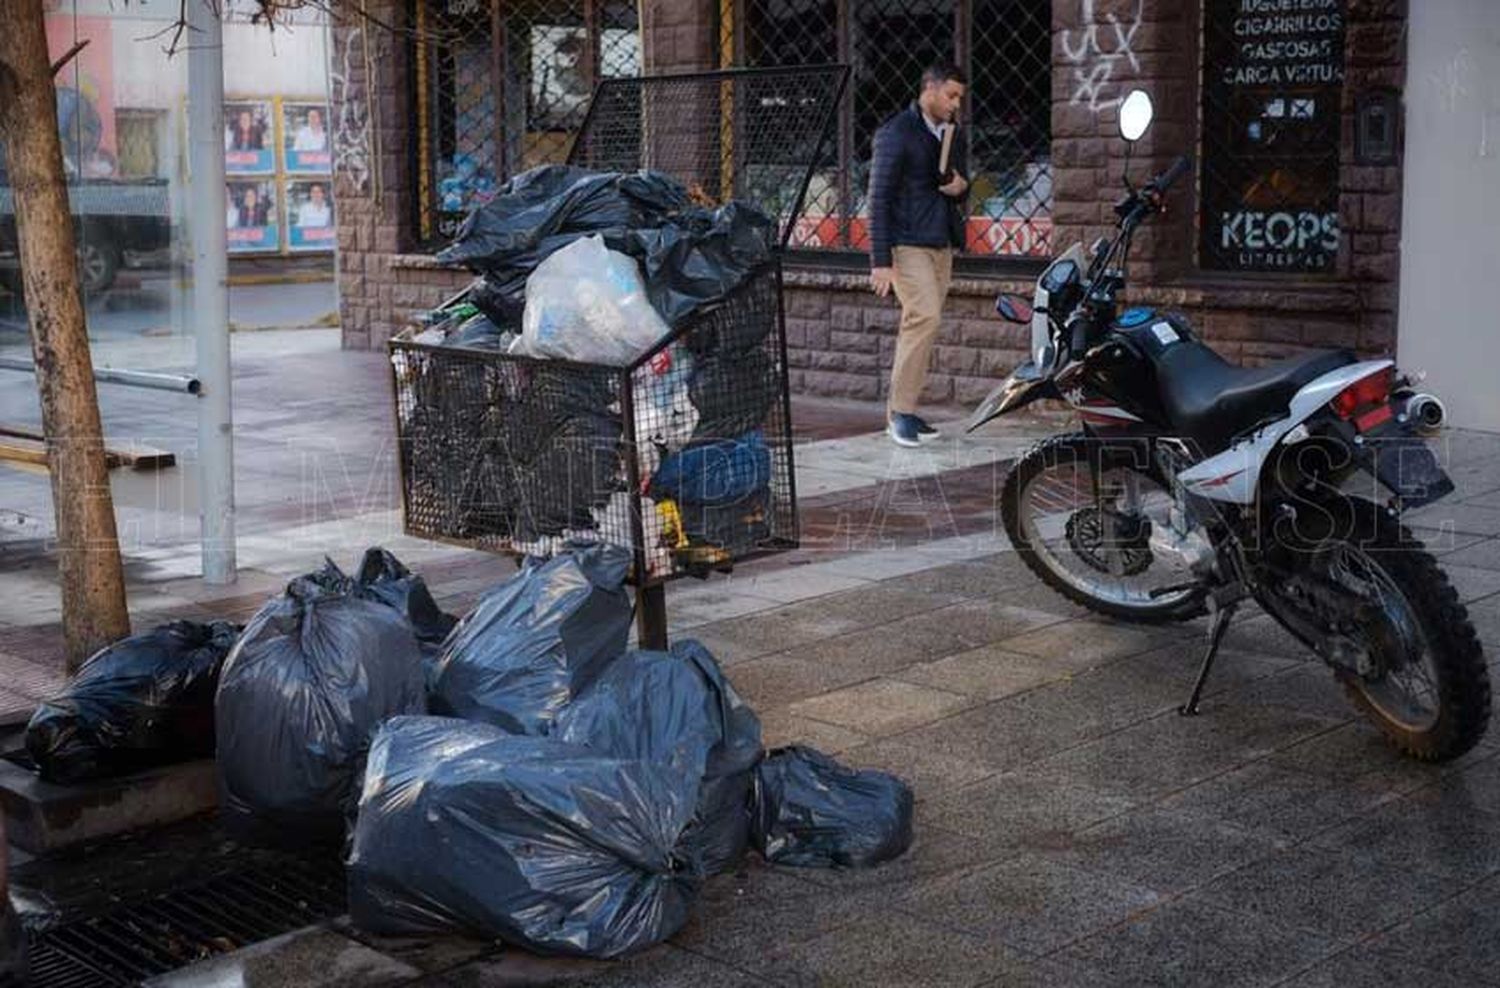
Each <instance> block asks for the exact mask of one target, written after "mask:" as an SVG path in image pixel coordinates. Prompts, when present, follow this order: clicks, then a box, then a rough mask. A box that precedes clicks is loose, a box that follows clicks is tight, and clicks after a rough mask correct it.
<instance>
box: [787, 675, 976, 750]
mask: <svg viewBox="0 0 1500 988" xmlns="http://www.w3.org/2000/svg"><path fill="white" fill-rule="evenodd" d="M973 702H974V701H973V700H972V699H971V698H970V697H966V696H963V695H961V694H958V693H949V692H947V691H946V690H936V689H931V688H929V687H926V686H914V685H912V684H911V683H902V682H898V681H896V680H894V679H874V680H871V681H869V682H866V683H860V684H858V685H855V686H848V687H845V688H844V689H840V690H835V691H833V692H831V693H824V694H822V695H821V696H815V697H810V698H808V699H806V700H800V701H798V702H796V703H793V704H792V705H791V712H792V713H793V714H796V715H797V716H799V717H810V718H812V719H813V720H821V721H823V722H824V723H828V724H834V725H836V726H838V727H846V728H848V729H849V730H857V731H859V732H861V733H863V734H869V735H871V736H873V737H887V736H889V735H892V734H898V733H900V732H902V731H906V730H910V729H911V728H913V727H920V726H921V725H923V724H930V723H932V722H933V721H935V720H939V719H941V718H943V717H946V716H948V715H949V714H952V713H955V712H957V711H959V710H962V709H964V708H965V707H968V706H971V705H972V704H973Z"/></svg>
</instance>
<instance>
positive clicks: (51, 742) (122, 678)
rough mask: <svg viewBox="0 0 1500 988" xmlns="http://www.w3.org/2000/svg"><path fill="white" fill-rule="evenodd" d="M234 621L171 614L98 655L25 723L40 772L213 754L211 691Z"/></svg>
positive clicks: (89, 775)
mask: <svg viewBox="0 0 1500 988" xmlns="http://www.w3.org/2000/svg"><path fill="white" fill-rule="evenodd" d="M238 634H239V628H238V627H236V626H235V625H233V624H230V623H228V622H226V621H214V622H211V623H208V624H202V623H199V622H196V621H173V622H171V623H170V624H164V625H161V626H159V627H157V628H153V629H152V630H150V631H147V632H143V633H141V634H137V635H131V636H130V637H128V638H123V639H121V640H120V641H117V642H115V643H114V644H113V645H109V646H107V647H105V648H103V649H101V650H99V651H98V652H96V653H94V655H93V656H91V657H90V658H89V659H88V661H86V662H85V663H84V664H83V667H82V668H80V669H79V670H78V674H77V676H75V677H74V679H73V681H72V682H71V683H69V684H68V686H67V688H66V689H65V690H64V691H63V692H62V694H61V695H59V696H57V697H54V698H53V699H51V700H48V701H46V702H44V703H43V704H41V706H39V707H38V708H37V710H36V712H35V713H34V714H33V715H32V717H31V721H30V723H28V724H27V725H26V751H27V754H29V755H30V756H31V759H32V761H33V762H34V763H35V764H36V767H37V771H38V772H39V773H40V774H41V776H42V778H44V779H46V780H48V781H50V782H62V783H73V782H82V781H85V780H89V779H100V778H107V777H111V776H118V775H124V774H127V773H130V772H134V771H137V770H139V769H142V768H147V767H149V766H153V765H161V764H167V763H170V762H177V761H187V760H189V759H194V758H207V757H209V756H211V755H212V754H213V753H214V691H215V689H217V687H218V683H219V670H220V668H221V667H222V666H223V664H224V659H225V656H227V655H228V654H229V650H230V648H231V646H233V645H234V641H235V637H236V636H237V635H238Z"/></svg>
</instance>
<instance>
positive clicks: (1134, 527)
mask: <svg viewBox="0 0 1500 988" xmlns="http://www.w3.org/2000/svg"><path fill="white" fill-rule="evenodd" d="M1099 487H1100V491H1101V497H1100V498H1099V499H1098V500H1096V499H1095V497H1094V492H1093V481H1092V479H1091V478H1090V475H1089V469H1088V465H1087V464H1086V463H1081V462H1078V461H1067V462H1062V463H1056V464H1051V465H1048V466H1046V467H1045V468H1043V469H1041V470H1038V471H1037V472H1036V473H1035V474H1033V475H1032V477H1031V478H1030V480H1029V481H1028V482H1027V483H1026V485H1025V486H1024V487H1023V488H1022V489H1021V492H1020V505H1019V508H1020V511H1019V515H1020V527H1021V534H1022V535H1023V536H1024V538H1025V539H1026V541H1027V543H1028V545H1029V547H1030V549H1031V550H1032V552H1033V553H1034V554H1035V556H1036V558H1037V559H1038V560H1039V561H1040V562H1041V564H1042V565H1043V566H1045V567H1046V568H1047V569H1048V570H1050V571H1051V572H1052V573H1053V574H1054V575H1055V576H1056V577H1057V578H1058V579H1060V580H1062V581H1063V582H1064V583H1066V584H1068V585H1069V586H1070V587H1072V588H1073V589H1074V590H1077V591H1078V592H1079V593H1082V594H1085V595H1087V596H1089V597H1092V598H1094V599H1096V600H1100V601H1103V602H1105V603H1108V604H1111V605H1113V606H1115V607H1119V608H1127V609H1139V610H1143V611H1144V610H1153V611H1154V610H1159V609H1162V608H1170V607H1172V606H1173V605H1176V604H1180V603H1181V602H1183V601H1185V600H1187V599H1188V598H1189V597H1190V596H1191V595H1192V594H1193V593H1194V590H1193V589H1191V588H1188V589H1181V590H1174V591H1172V592H1171V593H1167V594H1162V595H1161V596H1158V597H1152V596H1151V591H1153V590H1158V589H1163V588H1166V587H1182V586H1183V585H1185V584H1190V583H1194V582H1195V578H1194V576H1193V574H1192V572H1191V571H1190V570H1189V569H1188V568H1187V567H1185V566H1183V565H1182V564H1181V563H1180V562H1179V561H1178V560H1176V559H1170V558H1166V557H1162V556H1160V555H1156V554H1154V553H1153V552H1152V551H1151V549H1150V546H1149V544H1148V541H1147V537H1146V535H1145V532H1146V531H1149V529H1146V528H1143V527H1141V522H1143V521H1144V522H1145V523H1147V524H1149V526H1150V527H1151V528H1155V527H1157V526H1163V527H1165V526H1167V525H1169V524H1170V521H1169V517H1168V512H1169V511H1170V509H1171V507H1172V503H1173V501H1172V496H1171V494H1170V493H1169V492H1168V491H1167V490H1165V489H1164V488H1163V487H1162V486H1161V485H1160V484H1158V483H1157V482H1156V481H1154V480H1152V479H1151V478H1150V477H1148V476H1146V475H1144V474H1141V473H1137V472H1135V471H1132V470H1124V469H1113V470H1105V471H1103V472H1102V473H1101V474H1100V477H1099ZM1132 487H1133V488H1134V490H1133V492H1132Z"/></svg>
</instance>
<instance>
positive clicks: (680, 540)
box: [656, 500, 688, 549]
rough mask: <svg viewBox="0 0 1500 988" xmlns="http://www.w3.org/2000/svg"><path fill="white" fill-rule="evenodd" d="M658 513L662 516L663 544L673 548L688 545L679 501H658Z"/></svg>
mask: <svg viewBox="0 0 1500 988" xmlns="http://www.w3.org/2000/svg"><path fill="white" fill-rule="evenodd" d="M656 514H657V515H658V516H659V517H660V518H661V535H662V544H663V545H666V546H669V547H671V548H673V549H681V548H683V547H684V546H686V545H687V544H688V537H687V531H686V530H685V529H684V528H683V527H682V512H681V511H678V510H677V502H676V501H672V500H664V501H657V502H656Z"/></svg>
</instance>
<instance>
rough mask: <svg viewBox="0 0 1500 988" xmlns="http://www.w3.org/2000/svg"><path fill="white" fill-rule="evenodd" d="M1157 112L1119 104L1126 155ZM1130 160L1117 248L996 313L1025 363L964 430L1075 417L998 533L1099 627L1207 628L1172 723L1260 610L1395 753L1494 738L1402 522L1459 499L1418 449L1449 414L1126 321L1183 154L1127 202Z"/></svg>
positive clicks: (1460, 636)
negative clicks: (1235, 630) (1321, 668)
mask: <svg viewBox="0 0 1500 988" xmlns="http://www.w3.org/2000/svg"><path fill="white" fill-rule="evenodd" d="M1151 115H1152V108H1151V101H1150V98H1149V97H1148V96H1147V95H1146V94H1145V93H1144V92H1142V91H1139V90H1137V91H1134V92H1132V93H1131V94H1129V96H1127V98H1126V99H1125V100H1124V102H1123V103H1122V104H1121V107H1120V130H1121V136H1122V137H1123V138H1125V140H1126V141H1127V142H1130V143H1133V142H1134V141H1136V140H1138V139H1139V138H1140V137H1141V136H1142V135H1143V134H1144V133H1145V132H1146V130H1147V128H1148V127H1149V126H1150V121H1151ZM1127 147H1128V144H1127ZM1126 162H1127V168H1126V171H1127V177H1126V180H1125V188H1126V194H1125V196H1124V198H1122V199H1121V200H1120V201H1119V202H1118V203H1117V204H1116V206H1115V214H1116V217H1117V221H1118V222H1117V224H1116V228H1115V230H1114V233H1113V235H1112V236H1109V237H1101V238H1100V239H1099V240H1098V241H1096V242H1095V243H1094V245H1093V246H1092V248H1091V250H1090V251H1089V252H1088V253H1085V252H1084V250H1083V248H1082V246H1081V245H1078V244H1074V245H1073V246H1072V247H1071V248H1070V249H1069V250H1068V251H1066V252H1065V253H1064V254H1062V255H1061V256H1060V257H1058V258H1056V259H1055V260H1053V261H1052V262H1051V263H1050V264H1049V265H1048V266H1047V268H1046V269H1045V270H1044V271H1043V272H1042V274H1041V275H1040V276H1039V277H1038V279H1037V282H1036V288H1035V292H1034V294H1033V296H1032V298H1031V299H1030V300H1029V301H1028V300H1027V299H1025V298H1024V297H1021V296H1016V295H1009V294H1005V295H1001V296H1000V298H999V299H998V300H997V302H996V309H997V311H998V312H999V314H1000V316H1001V317H1002V318H1004V319H1006V320H1007V321H1010V322H1014V323H1020V324H1022V325H1027V326H1029V327H1030V329H1031V359H1030V360H1029V361H1028V362H1026V363H1024V364H1022V365H1021V366H1019V367H1017V368H1016V369H1015V371H1014V372H1013V373H1012V374H1011V375H1010V376H1009V377H1007V378H1006V379H1005V380H1004V381H1003V382H1002V383H1001V384H1000V385H999V386H998V387H997V388H996V389H995V390H994V391H993V392H992V393H991V394H990V395H989V396H988V397H987V398H986V399H985V400H984V401H983V402H982V403H981V404H980V406H979V407H978V408H977V409H976V410H975V411H974V413H973V415H972V416H971V417H970V419H969V422H968V423H967V430H968V431H969V432H972V431H974V430H975V429H977V428H979V427H980V426H982V425H984V424H985V423H986V422H989V421H991V420H992V419H995V418H997V417H999V416H1002V415H1006V414H1009V413H1011V412H1014V411H1016V410H1017V409H1020V408H1023V407H1025V406H1027V405H1029V404H1031V403H1032V402H1035V401H1038V400H1042V399H1053V400H1059V401H1062V402H1064V403H1066V404H1067V405H1069V406H1071V407H1072V408H1073V409H1074V410H1075V411H1076V412H1077V414H1078V416H1079V419H1080V420H1081V431H1078V432H1073V433H1069V434H1065V435H1058V436H1054V437H1052V438H1049V439H1046V440H1044V441H1042V442H1041V443H1039V444H1037V445H1036V446H1034V447H1033V448H1032V449H1030V450H1029V451H1028V452H1027V453H1025V454H1024V455H1023V456H1021V457H1020V459H1018V460H1017V461H1016V462H1015V464H1014V465H1013V467H1012V469H1011V471H1010V473H1009V475H1008V476H1007V478H1006V480H1005V483H1004V485H1003V487H1002V490H1001V501H1000V514H1001V520H1002V522H1003V525H1004V528H1005V531H1006V534H1007V535H1008V536H1009V538H1010V541H1011V542H1012V544H1013V545H1014V546H1015V547H1016V549H1017V550H1018V552H1019V554H1020V556H1021V558H1022V559H1023V560H1024V561H1025V563H1026V565H1027V566H1028V567H1029V568H1030V569H1031V570H1032V571H1033V572H1034V573H1035V574H1036V575H1037V576H1038V577H1039V578H1040V579H1041V580H1043V581H1044V582H1045V583H1047V584H1048V585H1049V586H1051V587H1052V588H1053V589H1055V590H1057V591H1058V592H1060V593H1061V594H1062V595H1063V596H1065V597H1067V598H1069V599H1070V600H1073V601H1075V602H1077V603H1078V604H1081V605H1083V606H1085V607H1087V608H1090V609H1092V610H1094V611H1096V612H1098V613H1101V614H1105V615H1108V616H1111V617H1113V618H1118V619H1123V620H1126V621H1134V622H1144V623H1162V622H1174V621H1185V620H1189V619H1191V618H1195V617H1198V616H1200V615H1203V614H1205V613H1208V614H1210V615H1211V620H1210V622H1209V628H1208V642H1207V646H1206V648H1205V651H1204V653H1203V657H1202V662H1201V664H1200V666H1199V669H1198V675H1197V679H1196V681H1195V682H1194V685H1193V689H1192V693H1191V695H1190V697H1189V698H1188V700H1187V702H1186V703H1185V704H1183V705H1182V707H1180V708H1179V713H1181V714H1183V715H1194V714H1197V713H1198V710H1199V702H1200V699H1201V697H1202V694H1203V689H1204V685H1205V683H1206V682H1207V680H1208V677H1209V673H1210V671H1211V669H1212V666H1213V662H1214V658H1215V656H1216V655H1217V653H1218V650H1219V646H1220V644H1221V643H1222V641H1223V638H1224V634H1225V632H1226V631H1227V630H1228V627H1229V622H1230V620H1231V619H1232V617H1233V615H1234V613H1235V612H1236V610H1237V609H1238V607H1239V606H1241V605H1242V604H1243V603H1244V602H1245V601H1247V600H1253V601H1254V602H1255V603H1257V604H1258V605H1259V606H1260V607H1261V608H1262V609H1263V610H1264V611H1265V612H1266V613H1267V614H1269V615H1271V617H1272V618H1274V619H1275V620H1276V621H1277V622H1278V623H1279V624H1280V625H1281V626H1282V627H1284V628H1285V629H1286V630H1287V631H1288V632H1290V633H1291V634H1292V635H1293V636H1294V637H1295V638H1296V639H1297V640H1299V641H1300V642H1302V643H1303V644H1305V645H1306V646H1308V648H1310V649H1311V650H1312V651H1313V652H1314V653H1316V654H1317V655H1318V656H1319V657H1321V658H1322V659H1323V660H1324V662H1325V663H1327V664H1328V665H1329V666H1330V667H1331V668H1332V670H1333V672H1334V675H1335V677H1336V678H1337V679H1338V680H1339V681H1340V682H1341V683H1342V684H1343V686H1344V688H1345V689H1346V691H1347V692H1348V694H1349V696H1350V698H1351V699H1352V700H1353V702H1354V703H1355V705H1356V706H1357V707H1358V708H1359V709H1360V710H1362V711H1363V712H1364V713H1365V715H1366V716H1368V717H1369V719H1370V720H1372V721H1373V722H1374V723H1375V724H1376V725H1377V726H1378V727H1379V728H1380V729H1381V731H1383V732H1384V734H1385V735H1386V736H1387V737H1388V738H1389V739H1390V740H1391V741H1392V742H1393V743H1394V744H1395V745H1396V747H1397V748H1398V749H1399V750H1401V751H1403V752H1404V753H1406V754H1408V755H1411V756H1414V757H1416V758H1419V759H1423V760H1433V761H1437V760H1445V759H1451V758H1455V757H1457V756H1459V755H1461V754H1463V753H1464V752H1466V751H1468V750H1469V749H1470V748H1472V747H1473V746H1474V745H1475V744H1476V743H1477V742H1478V741H1479V740H1480V738H1481V737H1482V736H1483V735H1484V732H1485V729H1486V727H1487V726H1488V724H1489V717H1490V682H1489V675H1488V670H1487V668H1486V663H1485V657H1484V654H1483V651H1482V648H1481V646H1480V643H1479V639H1478V636H1477V635H1476V634H1475V631H1474V627H1473V625H1472V623H1471V622H1470V620H1469V616H1468V612H1467V610H1466V609H1465V607H1464V606H1463V604H1462V603H1461V602H1460V601H1459V597H1458V594H1457V593H1456V592H1455V590H1454V589H1453V587H1452V586H1451V585H1450V583H1449V581H1448V578H1447V577H1446V576H1445V575H1444V573H1443V571H1442V569H1441V568H1440V567H1439V565H1438V563H1437V560H1436V559H1435V558H1434V557H1433V556H1432V555H1431V554H1430V553H1428V552H1427V551H1426V550H1425V548H1424V547H1423V545H1422V543H1421V542H1420V541H1418V540H1417V539H1416V538H1414V537H1413V536H1412V535H1411V533H1410V532H1409V531H1408V530H1407V529H1406V528H1405V527H1404V526H1403V525H1402V523H1401V513H1402V512H1403V511H1404V510H1405V509H1408V508H1416V507H1420V506H1422V505H1426V504H1430V503H1432V502H1434V501H1437V500H1438V499H1440V498H1442V497H1444V496H1446V495H1447V494H1449V493H1451V492H1452V490H1453V483H1452V481H1451V480H1450V479H1449V477H1448V476H1447V474H1446V473H1445V472H1444V470H1443V469H1442V467H1441V466H1440V464H1439V463H1438V460H1437V457H1436V456H1435V455H1434V453H1433V451H1432V449H1431V448H1430V446H1429V445H1428V442H1427V439H1428V438H1429V437H1431V436H1432V435H1435V434H1436V433H1437V431H1438V430H1439V429H1440V428H1441V426H1442V424H1443V419H1444V414H1445V413H1444V408H1443V404H1442V402H1441V401H1439V400H1438V399H1437V398H1436V397H1434V396H1433V395H1430V394H1426V393H1422V392H1419V391H1418V390H1416V382H1415V381H1413V380H1412V379H1411V378H1408V377H1406V376H1404V375H1402V374H1401V373H1400V372H1399V371H1398V370H1397V369H1396V367H1395V365H1394V364H1393V362H1392V361H1390V360H1361V359H1359V358H1358V357H1357V356H1356V355H1355V354H1354V353H1352V352H1350V351H1348V350H1328V351H1318V352H1312V353H1309V354H1306V355H1304V356H1300V357H1295V358H1292V359H1289V360H1285V361H1283V362H1280V363H1276V364H1272V365H1270V366H1266V367H1255V368H1247V367H1239V366H1236V365H1234V364H1231V363H1229V362H1227V361H1225V360H1224V359H1223V358H1222V357H1220V356H1219V355H1218V354H1217V353H1215V352H1214V351H1213V350H1212V349H1211V348H1210V347H1208V346H1207V345H1206V344H1204V343H1203V342H1202V341H1200V340H1199V339H1198V337H1197V335H1196V334H1195V333H1194V331H1193V328H1192V326H1191V325H1190V324H1189V323H1188V321H1187V320H1186V319H1185V318H1183V317H1182V316H1181V315H1179V314H1174V313H1159V312H1157V311H1155V310H1153V309H1151V308H1147V307H1133V308H1130V309H1127V310H1126V311H1124V312H1120V311H1119V305H1118V301H1117V300H1118V299H1119V296H1120V293H1121V292H1122V290H1123V289H1124V288H1125V285H1126V270H1127V263H1128V259H1129V255H1130V245H1131V239H1132V237H1133V236H1134V234H1135V232H1136V230H1137V229H1138V228H1139V227H1140V225H1141V224H1142V223H1144V222H1146V221H1147V220H1148V219H1150V218H1151V217H1152V216H1155V215H1157V214H1158V213H1160V212H1161V211H1162V209H1163V204H1164V200H1165V195H1166V193H1167V190H1168V189H1170V188H1171V186H1172V184H1173V183H1174V182H1175V181H1177V180H1178V179H1180V178H1181V177H1182V176H1184V175H1185V174H1187V173H1188V172H1189V171H1190V170H1191V168H1192V161H1191V159H1190V158H1188V157H1186V156H1183V157H1180V158H1178V159H1177V160H1176V161H1175V162H1174V163H1173V164H1172V166H1171V167H1170V168H1168V169H1167V170H1166V171H1165V172H1163V173H1161V174H1159V175H1157V176H1155V177H1154V178H1152V179H1151V180H1150V181H1148V182H1146V183H1145V184H1144V185H1142V186H1141V187H1139V188H1136V187H1134V186H1132V185H1131V183H1130V181H1129V177H1128V171H1129V168H1128V162H1129V157H1128V154H1127V157H1126ZM1382 491H1384V492H1385V495H1382V493H1381V492H1382Z"/></svg>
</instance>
